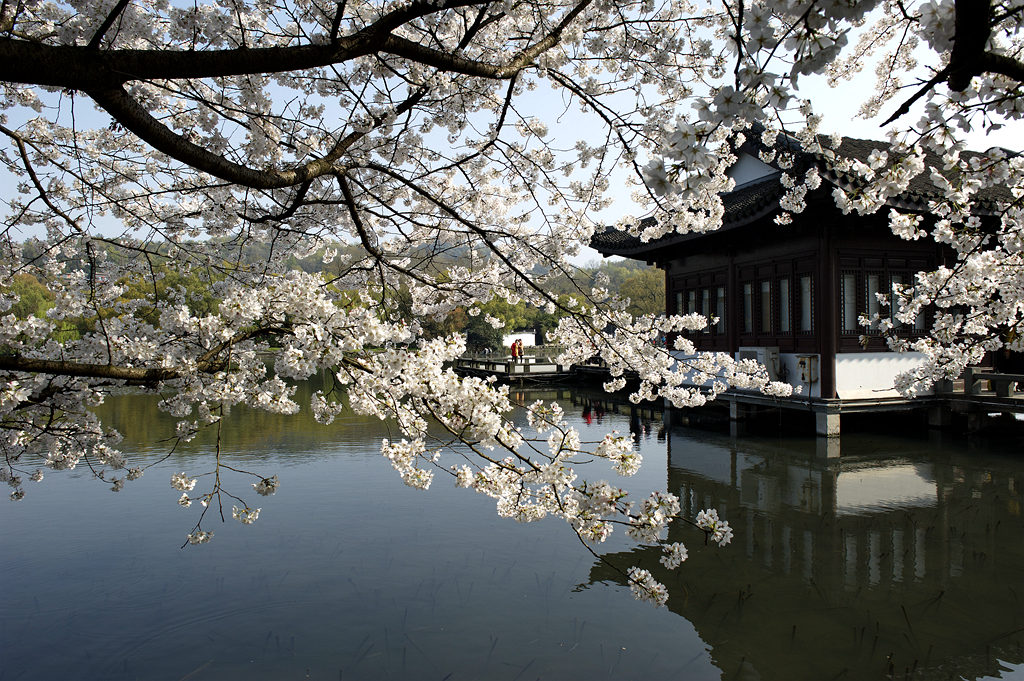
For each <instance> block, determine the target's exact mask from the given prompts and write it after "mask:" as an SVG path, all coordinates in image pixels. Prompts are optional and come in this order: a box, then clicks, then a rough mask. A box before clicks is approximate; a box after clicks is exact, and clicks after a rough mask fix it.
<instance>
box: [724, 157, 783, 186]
mask: <svg viewBox="0 0 1024 681" xmlns="http://www.w3.org/2000/svg"><path fill="white" fill-rule="evenodd" d="M725 172H726V174H727V175H728V176H729V177H731V178H732V179H733V180H735V181H736V186H737V187H740V186H742V185H745V184H747V183H748V182H753V181H754V180H759V179H761V178H762V177H768V176H769V175H773V174H775V173H777V172H778V171H777V170H776V169H775V168H772V167H771V166H770V165H768V164H767V163H764V162H762V161H761V160H760V159H757V158H754V157H753V156H751V155H750V154H740V155H739V159H738V160H737V161H736V163H734V164H732V166H731V167H730V168H729V169H728V170H727V171H725Z"/></svg>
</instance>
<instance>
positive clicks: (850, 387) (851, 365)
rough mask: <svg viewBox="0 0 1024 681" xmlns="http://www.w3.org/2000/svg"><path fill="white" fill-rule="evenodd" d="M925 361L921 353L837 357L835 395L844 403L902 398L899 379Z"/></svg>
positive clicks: (842, 354) (854, 354) (879, 353)
mask: <svg viewBox="0 0 1024 681" xmlns="http://www.w3.org/2000/svg"><path fill="white" fill-rule="evenodd" d="M923 360H924V355H922V354H921V353H919V352H907V353H902V354H901V353H895V352H841V353H839V354H837V355H836V393H837V394H838V395H839V397H840V398H841V399H869V398H872V397H899V396H900V394H899V393H898V392H896V390H895V389H894V388H893V383H894V381H895V379H896V375H897V374H899V373H901V372H904V371H909V370H910V369H913V368H914V367H915V366H917V365H918V364H920V363H921V362H922V361H923Z"/></svg>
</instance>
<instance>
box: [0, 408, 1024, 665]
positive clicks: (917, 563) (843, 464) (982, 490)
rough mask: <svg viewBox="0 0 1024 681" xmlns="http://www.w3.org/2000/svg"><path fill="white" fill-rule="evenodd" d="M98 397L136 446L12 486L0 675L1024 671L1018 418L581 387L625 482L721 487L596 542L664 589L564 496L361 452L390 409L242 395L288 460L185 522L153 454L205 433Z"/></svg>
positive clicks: (0, 566)
mask: <svg viewBox="0 0 1024 681" xmlns="http://www.w3.org/2000/svg"><path fill="white" fill-rule="evenodd" d="M556 396H558V395H556V393H555V392H554V391H550V392H541V393H536V392H535V393H530V394H527V395H523V397H524V399H528V400H532V399H536V398H545V399H552V398H554V397H556ZM560 397H561V398H562V400H563V402H564V403H565V404H566V405H567V407H566V409H567V411H570V408H569V405H571V404H572V400H573V395H572V393H570V392H568V391H564V392H562V393H561V394H560ZM576 397H577V401H579V398H580V397H581V396H579V395H577V396H576ZM104 409H105V410H106V412H105V415H106V416H107V417H109V418H110V419H111V421H112V422H115V424H116V425H117V426H118V427H119V428H120V429H121V430H122V432H124V433H125V434H126V441H125V443H124V449H125V451H127V452H132V453H134V454H135V455H137V456H140V457H142V458H143V459H145V460H146V461H147V462H149V463H152V464H153V466H152V467H151V468H149V469H148V470H147V471H146V473H145V475H144V477H143V478H141V479H140V480H138V481H135V482H133V483H129V484H128V485H127V486H126V487H125V489H124V491H122V492H120V493H117V494H114V493H111V492H108V491H107V490H106V486H105V485H101V484H99V483H96V482H94V481H91V480H90V479H88V477H87V476H86V475H85V474H84V473H82V472H72V473H71V474H68V473H53V472H51V473H47V475H46V479H45V480H44V481H43V482H42V483H39V484H30V485H29V486H28V488H27V489H26V492H27V494H26V497H25V499H24V500H23V501H21V502H18V503H3V506H2V511H0V542H2V544H0V546H2V549H0V570H2V575H3V594H2V603H3V605H2V607H0V679H2V680H3V681H8V680H13V679H114V680H119V679H156V680H161V679H167V680H172V681H185V680H194V681H199V680H205V679H210V680H214V679H217V680H219V679H246V680H259V679H307V678H308V679H331V680H334V679H410V680H412V679H437V680H439V681H440V680H442V679H452V680H455V679H509V680H515V679H521V680H526V679H587V680H589V679H657V680H660V679H688V680H689V679H693V680H696V681H700V680H702V679H743V680H753V679H765V680H773V679H784V680H798V679H808V680H815V681H816V680H821V679H832V678H839V679H885V678H896V679H904V678H908V679H982V678H1024V667H1022V666H1021V665H1022V662H1024V649H1022V647H1021V646H1022V643H1024V518H1022V516H1021V508H1022V503H1024V498H1022V495H1024V461H1022V460H1021V450H1020V442H1019V440H1018V439H1016V438H1015V437H1012V436H1010V437H1003V438H1001V439H994V438H990V439H987V440H967V439H964V438H945V439H939V438H936V437H934V436H929V435H928V434H927V433H926V432H925V431H923V430H921V431H920V432H909V433H901V434H899V435H895V434H885V435H881V434H873V435H866V434H862V433H852V432H851V433H846V434H844V436H843V439H842V442H841V452H840V453H841V455H842V456H841V457H839V458H827V456H826V454H828V453H829V452H827V451H825V450H824V448H822V447H821V446H820V444H819V441H816V440H815V438H813V437H809V438H808V437H803V436H793V435H779V434H777V433H768V434H761V435H745V436H741V437H735V436H730V435H729V434H728V433H722V432H714V431H707V430H704V431H701V430H694V429H687V428H684V427H681V426H677V427H671V428H666V427H663V426H662V424H661V423H660V421H658V420H657V419H655V418H644V415H639V416H638V417H637V418H634V419H631V418H630V415H629V407H628V406H626V405H623V406H621V407H619V408H618V409H619V411H620V412H621V413H617V412H616V409H615V408H613V407H612V405H609V404H604V405H603V408H602V409H598V408H596V405H594V406H591V408H589V409H586V408H584V407H583V406H582V404H579V403H578V404H577V405H576V406H574V407H572V409H571V411H570V413H571V417H572V420H573V421H574V422H575V424H576V425H578V426H579V427H580V428H581V429H582V430H583V431H584V433H585V434H586V435H589V436H591V437H592V438H599V437H601V435H603V433H605V432H607V431H608V430H611V429H617V430H619V431H621V432H625V431H627V430H630V429H632V430H634V431H635V432H636V433H637V434H638V438H639V442H638V446H639V447H640V449H641V450H642V453H643V456H644V468H643V469H642V470H641V472H640V474H639V475H638V476H637V477H636V478H634V479H633V480H631V481H629V483H630V487H631V489H636V490H641V489H642V490H647V489H655V488H665V487H666V486H667V487H668V488H669V489H670V490H671V491H673V492H675V493H677V494H679V495H680V497H681V498H682V499H683V507H684V512H690V513H696V511H697V510H699V509H701V508H705V507H715V508H718V509H719V510H720V512H721V513H723V514H724V515H725V517H727V518H728V519H729V520H730V522H731V524H732V525H733V527H734V529H735V539H734V541H733V543H732V544H731V545H729V546H728V547H726V548H724V549H719V550H716V549H712V548H707V549H705V548H703V547H702V546H701V544H702V538H701V537H700V536H699V535H697V534H695V533H694V532H693V531H692V530H686V529H685V528H679V529H674V530H673V531H672V536H671V538H672V539H673V540H679V541H684V542H686V543H687V545H688V546H689V547H690V558H689V560H688V561H687V562H686V563H685V564H684V565H683V566H682V568H680V570H679V571H678V573H671V574H670V573H668V572H667V571H666V570H664V569H663V568H662V567H661V566H660V565H659V564H658V557H659V554H658V552H657V551H655V550H654V549H643V548H641V549H637V548H631V547H630V546H629V545H628V544H627V543H626V542H624V541H621V540H613V541H611V542H609V544H608V545H607V546H606V547H603V551H604V554H605V557H606V558H607V559H608V560H609V561H610V562H611V563H612V564H614V565H617V566H619V567H621V568H626V567H629V566H631V565H640V566H641V567H646V568H648V569H650V570H651V571H652V572H653V573H654V574H655V576H656V577H657V578H658V579H660V580H661V581H663V582H665V583H666V584H667V585H668V586H669V589H670V593H671V594H672V596H671V597H670V599H669V603H668V607H666V608H661V609H655V608H653V607H652V606H650V605H649V604H645V603H640V602H637V601H635V600H634V599H633V597H632V596H631V595H630V593H629V589H628V588H627V587H626V586H625V583H624V580H623V578H622V577H621V576H620V574H619V573H617V572H616V571H615V570H613V569H611V568H609V567H608V566H607V565H605V564H603V563H601V562H600V561H597V560H595V559H594V558H593V556H591V555H590V554H588V553H587V552H586V551H585V550H584V549H583V548H582V547H581V546H580V545H579V544H578V543H577V542H576V540H575V538H574V536H573V535H572V533H571V531H570V530H569V529H568V527H566V526H565V525H564V524H563V523H562V522H561V521H557V520H554V519H548V520H545V521H542V522H540V523H536V524H533V525H519V524H517V523H515V522H513V521H509V520H502V519H499V518H497V517H496V515H495V513H494V506H493V502H492V501H491V500H489V499H487V498H485V497H483V496H481V495H477V494H473V493H471V492H468V491H467V490H457V489H454V488H453V486H452V485H451V484H450V483H449V482H448V481H447V480H446V479H443V478H441V477H438V478H437V479H435V483H434V485H433V486H432V488H431V489H430V491H429V492H420V491H417V490H413V489H410V488H407V487H405V486H404V485H402V484H401V482H400V480H399V479H398V477H397V475H396V474H395V473H394V471H393V470H392V469H391V468H390V466H389V465H388V463H387V462H386V461H385V460H384V459H382V458H381V457H380V455H379V453H378V452H379V440H380V438H381V437H389V436H391V435H392V434H390V433H388V430H387V428H386V427H385V426H384V425H382V424H380V423H379V422H376V421H370V420H365V419H359V418H355V417H350V418H348V419H346V418H341V419H339V421H338V422H337V423H336V424H334V425H332V426H330V427H323V426H318V425H316V424H314V423H312V422H311V421H309V420H306V419H305V418H304V417H300V418H275V417H272V416H267V415H263V414H254V413H251V412H243V411H238V412H236V413H235V414H233V415H232V417H231V419H229V420H228V422H227V424H226V426H225V429H224V433H223V443H224V448H225V450H227V451H228V452H229V456H228V457H227V460H228V462H229V463H230V464H231V465H233V466H236V467H243V468H250V469H253V470H258V471H260V472H263V473H266V474H272V473H277V474H278V476H279V478H280V481H281V487H280V489H279V491H278V493H277V494H276V495H275V496H272V497H268V498H262V497H256V496H255V495H253V494H251V493H249V494H245V495H244V496H245V497H246V499H247V500H248V501H249V502H250V504H253V505H260V506H262V508H263V512H262V514H261V516H260V519H259V520H258V521H257V522H256V523H255V524H254V525H251V526H243V525H240V524H239V523H238V522H237V521H232V520H231V519H230V516H229V518H228V521H227V522H226V523H224V524H221V523H220V521H219V520H213V519H212V518H211V519H210V520H208V521H207V522H206V523H204V524H205V525H207V529H211V530H213V531H214V532H215V535H216V536H215V538H214V540H213V541H212V542H211V543H210V544H208V545H204V546H197V547H194V546H189V547H187V548H184V549H182V548H180V547H181V544H182V542H183V540H184V537H185V535H186V534H187V533H188V532H189V531H190V530H191V528H192V524H193V523H194V522H195V518H196V515H197V514H196V513H195V510H196V506H193V508H191V509H187V510H186V509H181V508H179V507H178V506H177V505H176V503H175V502H176V500H177V497H178V495H179V494H180V493H179V492H175V491H174V490H173V489H172V488H171V487H170V485H169V478H170V476H171V474H172V473H176V472H178V471H182V470H184V471H188V472H199V471H201V470H206V469H209V468H210V467H211V460H212V455H211V451H212V441H211V440H209V439H207V440H199V441H197V442H195V443H192V444H190V445H189V447H188V448H185V449H180V450H178V451H177V452H175V453H174V454H173V455H171V456H170V457H169V458H166V459H164V457H165V456H166V447H165V446H162V445H160V444H159V443H157V440H158V439H159V438H160V437H164V436H165V435H166V434H167V432H169V429H170V428H171V424H172V420H171V419H169V418H167V417H165V416H163V415H161V414H159V413H158V412H157V411H156V410H155V408H154V404H153V402H152V400H150V399H149V398H146V397H121V398H117V399H116V400H114V401H112V402H111V403H110V404H109V405H106V406H105V407H104ZM904 430H916V429H904ZM831 453H832V454H835V453H836V452H835V451H832V452H831ZM601 477H604V476H601ZM236 487H237V489H238V491H240V492H244V491H246V490H248V491H250V492H251V488H249V487H248V481H244V480H242V479H241V478H239V479H238V481H237V485H236ZM255 501H258V502H260V503H259V504H255ZM227 512H228V513H230V506H229V507H228V509H227Z"/></svg>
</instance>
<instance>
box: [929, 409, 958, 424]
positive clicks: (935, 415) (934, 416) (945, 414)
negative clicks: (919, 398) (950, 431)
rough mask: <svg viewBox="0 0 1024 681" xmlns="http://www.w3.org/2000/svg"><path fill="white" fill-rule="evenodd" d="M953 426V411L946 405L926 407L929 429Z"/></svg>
mask: <svg viewBox="0 0 1024 681" xmlns="http://www.w3.org/2000/svg"><path fill="white" fill-rule="evenodd" d="M952 425H953V410H952V409H950V408H949V405H946V404H937V405H935V406H932V407H928V427H929V428H949V427H951V426H952Z"/></svg>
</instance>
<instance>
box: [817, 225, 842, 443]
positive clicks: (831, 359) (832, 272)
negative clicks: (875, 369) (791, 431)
mask: <svg viewBox="0 0 1024 681" xmlns="http://www.w3.org/2000/svg"><path fill="white" fill-rule="evenodd" d="M818 251H819V252H818V263H819V264H818V277H817V278H818V282H817V285H816V286H815V287H814V288H815V289H816V293H817V294H818V295H817V296H816V298H815V300H814V312H815V321H816V322H817V334H816V335H817V337H818V348H819V349H820V350H819V351H820V352H821V361H820V362H819V363H818V377H819V379H820V381H821V382H820V383H819V388H818V389H819V390H820V391H821V399H823V400H829V399H833V398H835V397H836V396H837V395H836V346H837V345H838V341H839V295H838V291H839V289H838V284H839V282H838V278H839V267H838V265H839V262H838V261H839V253H838V251H837V249H836V244H835V239H834V238H833V235H832V225H830V224H827V223H826V224H825V225H823V226H822V230H821V237H820V238H819V240H818ZM837 419H838V416H837ZM836 427H837V428H838V426H836Z"/></svg>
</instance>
